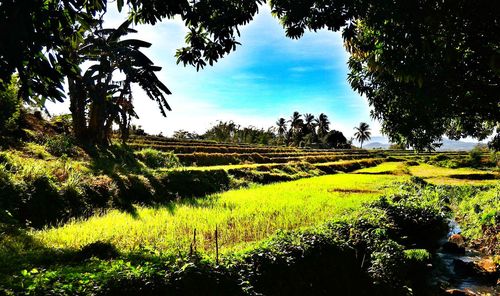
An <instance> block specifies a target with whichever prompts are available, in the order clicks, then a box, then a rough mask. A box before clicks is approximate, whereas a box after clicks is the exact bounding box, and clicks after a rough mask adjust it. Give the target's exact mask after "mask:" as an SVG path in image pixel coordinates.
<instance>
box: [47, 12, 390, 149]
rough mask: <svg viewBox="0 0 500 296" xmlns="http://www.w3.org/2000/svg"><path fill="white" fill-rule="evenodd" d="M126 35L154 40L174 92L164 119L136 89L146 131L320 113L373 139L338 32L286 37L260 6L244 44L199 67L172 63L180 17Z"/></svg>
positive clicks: (115, 17) (110, 22)
mask: <svg viewBox="0 0 500 296" xmlns="http://www.w3.org/2000/svg"><path fill="white" fill-rule="evenodd" d="M125 18H126V15H125V14H118V13H117V12H114V11H112V12H108V14H107V15H106V17H105V26H106V27H117V26H118V25H120V24H121V23H122V22H123V21H124V20H125ZM135 29H136V30H138V33H137V34H133V35H129V38H135V39H141V40H144V41H148V42H151V43H152V46H151V47H150V48H148V49H145V50H144V53H146V55H148V56H149V57H150V59H151V60H152V61H153V62H154V63H155V64H156V65H157V66H161V67H162V68H163V69H162V70H161V71H160V72H158V74H157V75H158V77H159V78H160V80H161V81H163V82H164V84H165V85H166V86H167V87H168V88H169V89H170V90H171V91H172V93H173V94H172V95H170V96H167V100H168V103H169V104H170V106H171V107H172V111H171V112H168V113H167V117H166V118H165V117H163V116H162V115H161V114H160V112H159V110H158V108H157V105H156V103H155V102H154V101H152V100H150V99H149V98H148V97H147V95H146V94H145V93H144V92H143V91H142V90H141V89H140V88H139V87H135V88H134V105H135V108H136V112H137V114H138V115H139V119H136V120H134V122H133V124H136V125H140V126H142V128H143V129H144V130H145V131H146V132H147V133H150V134H159V133H160V132H161V133H162V134H163V135H166V136H169V135H171V134H172V133H173V132H174V131H176V130H179V129H183V130H187V131H195V132H197V133H203V132H204V131H206V130H207V129H208V128H209V127H210V126H211V125H213V124H215V123H216V122H217V121H218V120H223V121H228V120H233V121H234V122H236V123H238V124H240V125H242V126H249V125H251V126H255V127H258V128H265V129H267V128H268V127H270V126H273V125H274V124H275V122H276V121H277V119H278V118H280V117H284V118H285V119H288V118H289V117H290V116H291V114H292V113H293V112H294V111H299V112H300V113H301V114H304V113H312V114H314V115H316V116H317V115H319V114H320V113H325V114H327V115H328V117H329V119H330V121H331V122H332V124H331V128H332V129H336V130H340V131H342V132H343V133H344V135H345V136H346V137H347V138H350V137H352V135H353V133H354V126H357V125H358V124H359V123H360V122H362V121H363V122H367V123H368V124H370V126H371V128H372V134H373V136H375V137H374V138H376V139H377V140H378V141H383V140H381V138H379V137H377V136H379V135H380V124H379V123H378V122H375V121H372V120H371V119H370V107H369V106H368V103H367V100H366V99H365V98H363V97H361V96H360V95H359V94H358V93H356V92H355V91H353V90H352V89H351V88H350V86H349V83H348V82H347V73H348V68H347V59H348V54H347V53H346V51H345V49H344V47H343V44H342V38H341V34H340V33H335V32H329V31H318V32H307V33H306V34H305V35H304V36H303V37H302V38H301V39H299V40H292V39H289V38H287V37H286V36H285V31H284V29H283V28H282V27H281V25H280V24H279V22H278V21H277V20H276V19H274V18H273V17H272V16H271V13H270V9H269V7H267V6H263V7H261V9H260V12H259V14H258V15H256V17H255V18H254V20H253V21H252V22H250V24H248V25H247V26H244V27H242V28H241V29H240V32H241V37H240V38H239V40H238V41H239V42H240V43H241V44H242V45H241V46H239V47H237V50H236V51H235V52H232V53H231V54H229V55H228V56H226V57H224V58H223V59H221V60H219V62H217V63H216V64H215V65H214V66H213V67H210V66H208V67H206V68H205V69H203V70H200V71H196V69H195V68H194V67H191V66H187V67H184V66H183V65H182V64H179V65H177V64H176V58H175V51H176V49H177V48H180V47H182V46H184V37H185V34H186V32H187V30H186V28H185V26H184V25H183V23H182V21H180V20H179V19H173V20H164V21H163V22H161V23H159V24H156V25H155V26H149V25H140V26H137V27H135ZM48 110H49V112H51V113H53V114H59V113H68V112H69V111H68V104H67V103H66V104H56V105H54V104H50V105H49V106H48Z"/></svg>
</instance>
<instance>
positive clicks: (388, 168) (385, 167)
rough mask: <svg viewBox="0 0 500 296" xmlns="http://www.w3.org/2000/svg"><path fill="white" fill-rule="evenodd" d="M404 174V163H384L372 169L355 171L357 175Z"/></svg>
mask: <svg viewBox="0 0 500 296" xmlns="http://www.w3.org/2000/svg"><path fill="white" fill-rule="evenodd" d="M405 172H406V165H405V163H404V162H384V163H382V164H379V165H377V166H374V167H369V168H364V169H360V170H357V171H355V173H357V174H394V175H403V174H405Z"/></svg>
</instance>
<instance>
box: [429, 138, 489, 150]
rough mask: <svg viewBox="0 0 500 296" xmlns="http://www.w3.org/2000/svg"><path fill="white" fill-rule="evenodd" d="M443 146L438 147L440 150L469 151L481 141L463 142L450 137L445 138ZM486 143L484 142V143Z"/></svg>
mask: <svg viewBox="0 0 500 296" xmlns="http://www.w3.org/2000/svg"><path fill="white" fill-rule="evenodd" d="M442 143H443V146H441V147H439V149H437V150H438V151H458V150H460V151H469V150H472V149H473V148H474V147H476V146H477V145H478V144H481V143H479V142H463V141H452V140H448V139H444V140H443V142H442ZM482 145H484V144H482Z"/></svg>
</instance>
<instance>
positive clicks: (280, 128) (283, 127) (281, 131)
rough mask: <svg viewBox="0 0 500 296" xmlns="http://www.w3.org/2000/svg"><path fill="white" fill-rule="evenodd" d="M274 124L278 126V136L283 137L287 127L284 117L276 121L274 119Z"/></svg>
mask: <svg viewBox="0 0 500 296" xmlns="http://www.w3.org/2000/svg"><path fill="white" fill-rule="evenodd" d="M276 126H277V127H278V136H279V137H280V138H283V137H284V136H285V133H286V129H287V127H286V120H285V118H280V119H278V121H276Z"/></svg>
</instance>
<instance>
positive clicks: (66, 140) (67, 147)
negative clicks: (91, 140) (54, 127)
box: [45, 134, 77, 156]
mask: <svg viewBox="0 0 500 296" xmlns="http://www.w3.org/2000/svg"><path fill="white" fill-rule="evenodd" d="M45 146H46V147H47V151H49V153H50V154H52V155H54V156H63V155H68V156H72V155H76V154H77V148H76V145H75V139H74V138H73V137H72V136H69V135H67V134H58V135H55V136H52V137H49V138H48V139H47V140H46V141H45Z"/></svg>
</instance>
